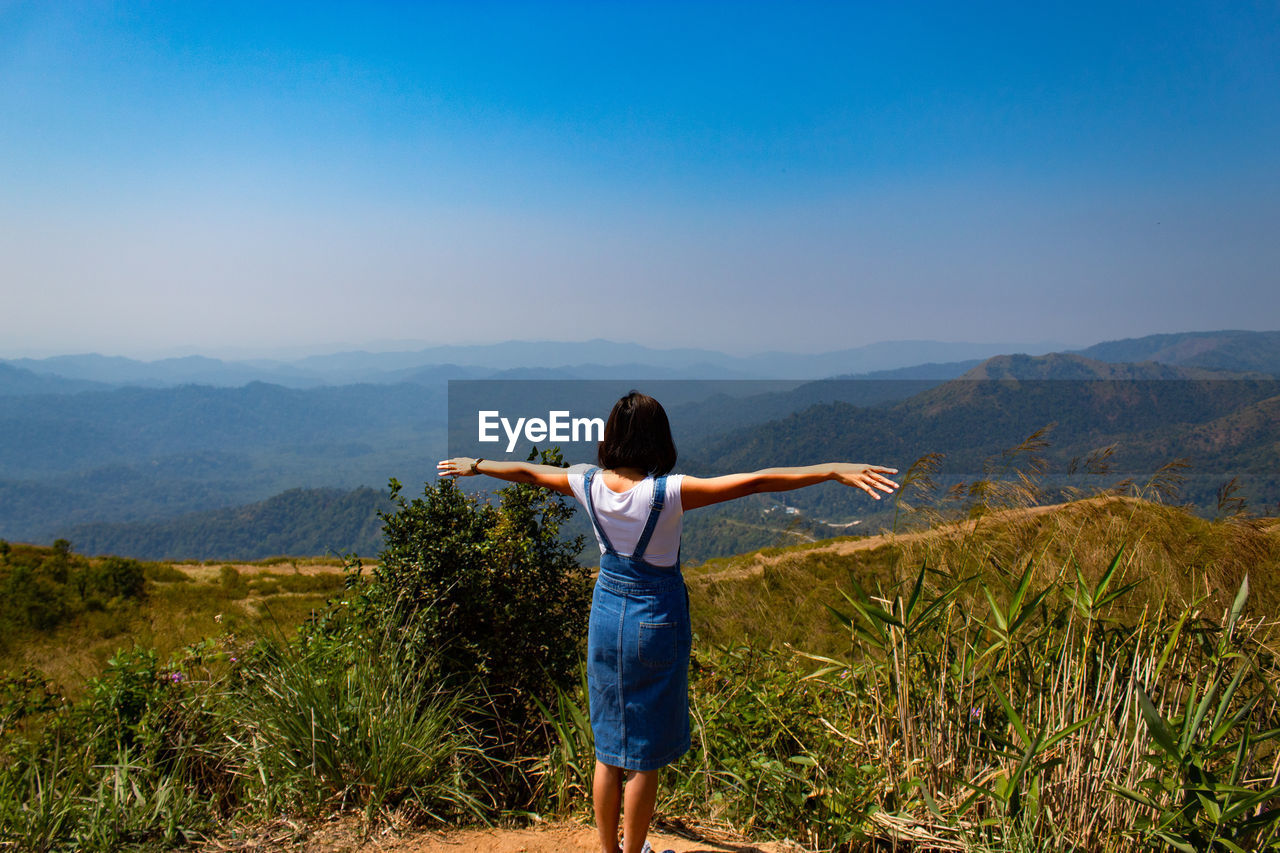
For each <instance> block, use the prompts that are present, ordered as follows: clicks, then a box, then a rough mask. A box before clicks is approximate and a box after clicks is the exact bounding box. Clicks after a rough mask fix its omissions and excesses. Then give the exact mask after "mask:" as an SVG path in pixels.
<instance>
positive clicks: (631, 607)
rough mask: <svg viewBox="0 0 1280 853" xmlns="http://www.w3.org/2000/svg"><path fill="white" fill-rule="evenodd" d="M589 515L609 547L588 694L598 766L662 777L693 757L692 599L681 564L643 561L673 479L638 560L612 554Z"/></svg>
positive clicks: (591, 644) (593, 630)
mask: <svg viewBox="0 0 1280 853" xmlns="http://www.w3.org/2000/svg"><path fill="white" fill-rule="evenodd" d="M599 470H600V469H599V468H592V469H591V470H589V471H587V473H586V478H585V484H584V485H585V488H584V491H585V492H586V496H587V512H588V513H590V515H591V523H592V524H594V525H595V528H596V531H597V532H598V533H599V535H600V541H601V543H602V544H603V545H604V549H605V551H604V554H603V555H602V556H601V557H600V574H599V575H598V576H597V578H596V585H595V591H594V593H593V594H592V598H591V618H590V621H589V623H588V628H587V686H588V689H589V690H588V692H589V693H590V703H591V731H592V734H594V735H595V744H596V760H598V761H600V762H601V763H603V764H607V765H610V766H612V767H622V768H625V769H627V770H657V769H658V768H659V767H662V766H664V765H666V764H670V763H671V762H672V761H675V760H676V759H677V758H679V757H680V756H681V755H684V753H685V752H687V751H688V749H689V651H690V648H691V647H692V645H693V636H692V631H691V628H690V625H689V596H688V593H687V592H686V591H685V586H684V577H683V575H681V574H680V564H679V562H678V561H677V563H676V565H674V566H654V565H651V564H649V563H646V562H645V561H644V550H645V548H646V547H647V546H648V544H649V538H650V536H652V534H653V528H654V526H655V525H656V524H657V523H658V516H659V515H660V514H661V512H662V506H663V501H664V499H665V497H666V487H667V478H666V477H659V478H657V480H656V481H655V482H654V487H653V502H652V503H651V504H650V508H649V518H648V521H647V522H646V523H645V527H644V532H643V533H642V534H641V535H640V541H638V542H637V543H636V549H635V552H634V553H633V554H632V555H631V556H629V557H624V556H622V555H621V554H619V553H618V552H617V551H615V550H614V549H613V545H612V544H611V543H610V542H609V537H608V536H607V535H606V534H605V532H604V528H603V527H601V526H600V520H599V518H597V516H596V511H595V507H594V506H593V504H592V500H591V480H592V477H593V476H594V475H595V474H596V472H597V471H599Z"/></svg>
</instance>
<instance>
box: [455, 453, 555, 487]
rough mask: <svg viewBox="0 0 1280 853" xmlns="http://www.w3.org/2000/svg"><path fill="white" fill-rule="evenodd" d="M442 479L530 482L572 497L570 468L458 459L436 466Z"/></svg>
mask: <svg viewBox="0 0 1280 853" xmlns="http://www.w3.org/2000/svg"><path fill="white" fill-rule="evenodd" d="M436 473H437V474H439V475H440V476H441V477H473V476H475V475H476V474H484V475H485V476H488V477H497V478H498V479H499V480H507V481H509V482H512V483H532V484H533V485H535V486H542V487H544V488H547V489H550V490H551V491H553V492H559V493H560V494H562V495H571V494H573V489H571V488H569V469H568V468H559V467H557V466H555V465H537V464H535V463H533V462H500V461H498V460H496V459H472V458H471V457H470V456H458V457H455V458H453V459H445V460H443V461H441V462H439V463H437V464H436Z"/></svg>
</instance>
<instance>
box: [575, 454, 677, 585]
mask: <svg viewBox="0 0 1280 853" xmlns="http://www.w3.org/2000/svg"><path fill="white" fill-rule="evenodd" d="M593 468H596V466H594V465H574V466H573V467H571V468H570V469H569V486H570V488H571V489H572V490H573V496H574V497H575V498H577V499H578V502H579V503H580V504H582V506H583V508H584V509H585V508H586V507H587V496H586V491H585V489H584V482H585V480H586V475H587V472H589V471H591V470H592V469H593ZM610 479H613V480H614V483H615V485H618V486H625V485H626V483H628V482H631V483H634V485H632V486H631V487H630V488H625V489H624V490H622V491H615V489H614V488H611V487H610V485H609V482H608V481H609V480H610ZM683 480H684V475H682V474H671V475H668V476H667V478H666V489H665V493H664V498H663V509H662V514H661V515H659V516H658V523H657V525H656V526H655V527H654V530H653V534H652V536H651V537H650V538H649V544H648V545H647V546H646V547H645V551H644V557H643V559H644V561H645V562H646V563H649V564H650V565H654V566H674V565H676V563H677V562H678V561H679V558H680V531H681V527H682V520H683V515H684V508H683V506H682V505H681V499H680V486H681V482H682V481H683ZM655 483H656V480H655V479H654V478H653V477H646V478H644V479H642V480H635V479H628V478H625V477H616V478H611V477H609V475H608V473H607V472H605V471H604V470H603V469H600V468H596V472H595V474H594V475H593V476H592V478H591V502H592V508H594V510H595V515H596V519H597V520H598V522H599V523H600V526H601V527H603V528H604V532H605V535H606V536H608V537H609V542H610V543H611V544H612V545H613V548H614V550H615V551H617V552H618V553H619V554H621V555H623V556H628V555H630V554H632V553H633V552H634V551H635V547H636V543H637V542H639V540H640V535H641V533H642V532H643V531H644V526H645V522H646V521H647V520H648V518H649V509H650V507H651V505H652V502H653V492H654V485H655ZM593 529H594V527H593ZM596 541H597V542H598V543H599V545H600V552H601V553H604V543H603V542H600V537H599V533H598V532H597V533H596Z"/></svg>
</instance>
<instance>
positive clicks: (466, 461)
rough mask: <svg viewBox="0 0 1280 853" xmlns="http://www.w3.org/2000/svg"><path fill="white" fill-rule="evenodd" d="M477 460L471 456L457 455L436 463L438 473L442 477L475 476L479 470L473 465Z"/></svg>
mask: <svg viewBox="0 0 1280 853" xmlns="http://www.w3.org/2000/svg"><path fill="white" fill-rule="evenodd" d="M475 464H476V460H474V459H472V458H471V457H470V456H457V457H454V458H453V459H445V460H443V461H441V462H437V463H436V474H438V475H439V476H441V477H474V476H475V475H476V474H477V473H478V472H477V471H476V470H475V469H474V468H473V467H472V466H473V465H475Z"/></svg>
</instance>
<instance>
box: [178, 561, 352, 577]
mask: <svg viewBox="0 0 1280 853" xmlns="http://www.w3.org/2000/svg"><path fill="white" fill-rule="evenodd" d="M223 566H230V567H231V568H233V569H235V570H236V571H237V572H239V573H240V574H241V575H245V576H251V575H265V574H273V575H292V574H299V575H331V574H341V573H342V571H343V565H342V564H341V563H333V564H327V563H326V564H318V565H310V564H308V563H301V562H299V563H297V564H294V563H273V564H271V565H262V564H260V563H236V562H231V561H228V562H225V563H208V564H205V563H174V564H173V567H174V568H175V569H177V570H178V571H180V572H182V573H183V574H185V575H186V576H187V577H189V578H191V579H193V580H198V581H213V580H217V579H218V578H219V577H220V576H221V574H222V567H223Z"/></svg>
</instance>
